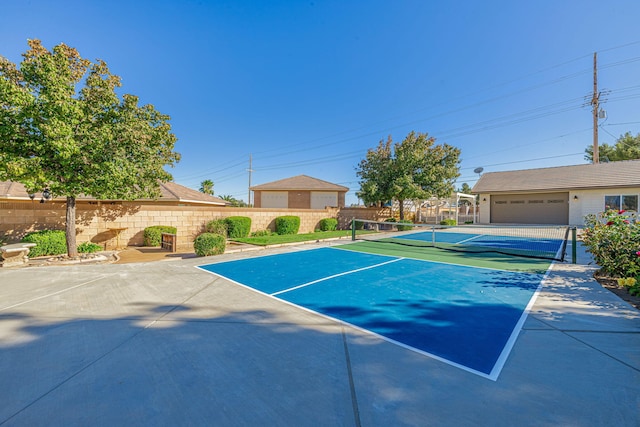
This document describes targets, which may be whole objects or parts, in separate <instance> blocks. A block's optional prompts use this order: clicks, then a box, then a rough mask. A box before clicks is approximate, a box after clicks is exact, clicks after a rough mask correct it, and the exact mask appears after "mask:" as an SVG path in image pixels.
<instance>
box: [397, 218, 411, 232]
mask: <svg viewBox="0 0 640 427" xmlns="http://www.w3.org/2000/svg"><path fill="white" fill-rule="evenodd" d="M400 224H413V222H412V221H411V220H408V219H401V220H400V221H398V231H408V230H413V227H410V226H406V225H404V226H403V225H400Z"/></svg>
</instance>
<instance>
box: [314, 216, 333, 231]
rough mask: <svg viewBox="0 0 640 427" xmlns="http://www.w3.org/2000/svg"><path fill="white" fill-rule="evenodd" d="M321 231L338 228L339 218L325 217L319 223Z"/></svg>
mask: <svg viewBox="0 0 640 427" xmlns="http://www.w3.org/2000/svg"><path fill="white" fill-rule="evenodd" d="M318 228H319V229H320V231H334V230H335V229H336V228H338V220H337V219H335V218H323V219H321V220H320V222H319V223H318Z"/></svg>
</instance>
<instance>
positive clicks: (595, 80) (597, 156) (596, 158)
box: [591, 52, 600, 164]
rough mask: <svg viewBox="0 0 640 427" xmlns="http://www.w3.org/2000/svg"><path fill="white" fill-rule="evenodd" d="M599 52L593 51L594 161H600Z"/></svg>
mask: <svg viewBox="0 0 640 427" xmlns="http://www.w3.org/2000/svg"><path fill="white" fill-rule="evenodd" d="M597 55H598V53H597V52H594V53H593V97H592V98H591V105H592V106H593V110H592V112H593V163H594V164H596V163H599V162H600V154H599V153H598V113H599V109H600V93H598V66H597Z"/></svg>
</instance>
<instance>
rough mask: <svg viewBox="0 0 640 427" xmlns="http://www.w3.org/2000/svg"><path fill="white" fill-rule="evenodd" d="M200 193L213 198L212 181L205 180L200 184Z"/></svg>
mask: <svg viewBox="0 0 640 427" xmlns="http://www.w3.org/2000/svg"><path fill="white" fill-rule="evenodd" d="M200 192H201V193H204V194H208V195H210V196H213V181H211V180H210V179H205V180H204V181H202V182H201V183H200Z"/></svg>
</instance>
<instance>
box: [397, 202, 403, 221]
mask: <svg viewBox="0 0 640 427" xmlns="http://www.w3.org/2000/svg"><path fill="white" fill-rule="evenodd" d="M398 205H399V207H400V219H404V200H398Z"/></svg>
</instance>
